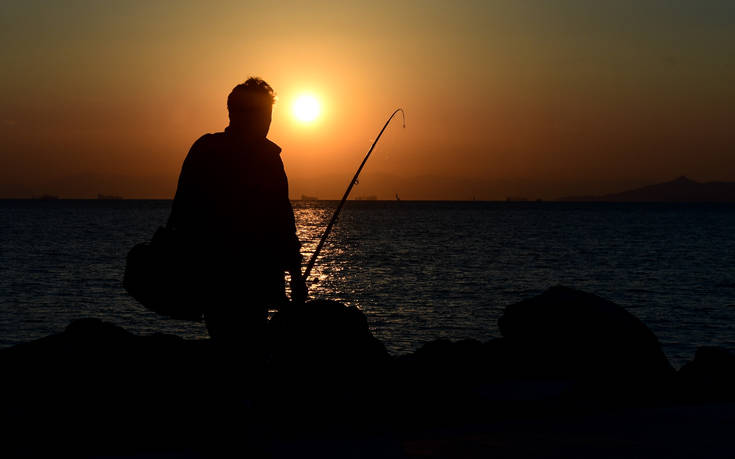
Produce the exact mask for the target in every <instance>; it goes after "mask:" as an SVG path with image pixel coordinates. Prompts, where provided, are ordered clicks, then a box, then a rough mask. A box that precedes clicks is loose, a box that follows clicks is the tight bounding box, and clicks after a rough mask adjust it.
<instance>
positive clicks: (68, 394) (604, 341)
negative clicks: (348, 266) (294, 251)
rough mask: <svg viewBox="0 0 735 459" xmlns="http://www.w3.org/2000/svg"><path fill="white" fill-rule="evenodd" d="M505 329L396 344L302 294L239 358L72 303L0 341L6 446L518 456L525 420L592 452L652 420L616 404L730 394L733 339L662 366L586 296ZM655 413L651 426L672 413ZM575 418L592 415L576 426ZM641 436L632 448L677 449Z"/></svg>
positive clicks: (536, 309) (532, 309)
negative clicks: (405, 351) (482, 336)
mask: <svg viewBox="0 0 735 459" xmlns="http://www.w3.org/2000/svg"><path fill="white" fill-rule="evenodd" d="M500 329H501V331H502V333H503V337H502V338H496V339H492V340H489V341H487V342H479V341H474V340H465V341H459V342H450V341H444V340H438V341H434V342H431V343H427V344H425V345H424V346H423V347H421V348H420V349H419V350H418V351H416V352H414V353H412V354H409V355H404V356H397V357H391V356H389V355H388V353H387V352H386V350H385V347H384V346H383V344H382V343H381V342H380V341H378V340H377V339H376V338H375V337H374V336H373V335H372V334H371V333H370V330H369V327H368V323H367V320H366V318H365V316H364V315H363V314H362V313H361V312H360V311H359V310H357V309H356V308H350V307H346V306H344V305H342V304H340V303H337V302H333V301H313V302H309V303H307V304H306V305H305V306H304V307H301V308H293V309H288V310H284V311H281V312H280V313H278V314H277V315H276V316H274V318H273V319H272V321H271V323H270V324H269V333H268V335H269V337H270V338H269V343H268V346H267V348H266V349H265V350H264V351H263V352H262V353H261V354H258V353H250V354H248V356H247V357H243V356H242V354H240V353H238V352H232V350H231V349H222V348H221V347H218V346H217V345H216V343H213V342H211V341H210V340H194V341H187V340H183V339H181V338H178V337H174V336H170V335H160V334H157V335H150V336H137V335H133V334H131V333H128V332H126V331H125V330H123V329H121V328H119V327H116V326H114V325H111V324H108V323H104V322H101V321H99V320H95V319H84V320H81V321H77V322H74V323H72V324H71V325H69V327H67V329H66V330H65V331H64V332H63V333H60V334H57V335H53V336H49V337H47V338H44V339H41V340H37V341H34V342H30V343H26V344H22V345H18V346H15V347H13V348H10V349H4V350H0V368H1V369H2V376H3V378H2V380H1V381H0V384H1V385H2V387H0V397H2V400H0V406H2V410H3V411H2V419H3V420H4V422H5V424H4V425H3V426H2V427H1V428H0V431H2V432H3V433H4V434H6V435H5V438H7V439H8V440H7V441H6V442H5V444H4V445H3V448H4V449H7V448H10V450H11V451H12V452H13V453H21V454H24V453H25V454H26V455H28V456H38V455H39V454H40V455H44V454H45V455H58V452H59V451H64V452H70V453H71V454H74V455H77V456H84V455H91V454H102V453H104V454H118V455H120V454H122V455H125V454H131V455H132V454H138V453H140V452H141V451H166V452H176V451H179V452H180V451H184V452H186V454H187V455H195V456H197V455H198V456H207V457H209V456H213V455H215V456H216V455H221V456H222V457H229V456H230V455H231V453H232V452H233V451H236V452H237V453H238V454H239V455H250V456H254V457H260V456H264V455H265V456H272V457H294V456H299V457H304V456H310V455H311V456H319V457H322V456H325V455H326V456H330V454H327V453H328V452H329V451H332V453H333V454H331V456H332V457H343V456H354V457H375V456H398V457H406V456H411V455H413V454H415V455H419V456H421V455H423V456H432V455H435V453H436V452H437V451H441V452H442V454H444V455H445V456H450V457H454V456H458V455H462V454H465V455H467V454H466V453H468V451H469V452H473V453H472V454H470V455H476V456H480V457H485V456H488V455H492V456H494V457H505V456H504V455H509V456H510V457H525V456H524V455H522V454H518V451H525V450H524V449H523V448H524V447H525V446H527V444H533V442H531V443H527V442H525V441H523V442H518V441H517V440H518V439H519V438H525V437H526V436H528V435H533V432H536V433H538V435H540V436H539V439H537V442H539V443H538V445H542V446H543V447H542V446H539V447H538V448H541V449H539V450H534V451H536V452H537V453H539V451H541V453H543V451H557V452H559V455H560V456H565V457H567V456H569V454H567V453H568V452H569V451H567V449H565V448H567V446H563V445H562V443H563V444H564V445H566V444H567V443H564V442H570V441H571V442H573V441H575V440H574V439H575V438H582V439H583V443H584V444H583V446H582V449H581V450H580V451H581V452H579V451H576V450H574V451H576V452H574V451H573V452H574V454H579V456H577V457H592V456H594V457H604V452H605V451H608V450H607V449H606V448H608V447H609V445H610V444H611V442H613V443H614V442H615V441H618V442H623V443H620V444H626V443H625V442H631V441H634V440H635V441H638V440H637V439H638V438H639V436H638V431H639V430H640V429H641V428H643V427H644V425H646V426H647V425H648V424H650V423H651V422H654V421H651V420H650V419H649V420H639V419H638V418H637V416H638V414H639V411H630V412H627V411H626V412H619V411H615V410H619V409H620V407H622V406H627V407H629V408H628V409H631V410H633V409H635V410H639V409H642V408H641V407H645V406H648V405H649V402H651V401H652V400H653V401H655V403H656V404H658V405H659V406H668V405H672V406H673V405H674V404H676V403H680V402H681V401H682V400H684V401H687V402H690V401H708V402H718V403H719V402H721V401H723V400H724V401H727V400H733V398H732V391H731V388H732V383H733V381H734V380H735V377H734V376H733V375H735V359H734V358H733V356H732V354H730V353H728V352H727V351H724V350H720V349H701V350H700V351H699V352H698V353H697V357H696V359H695V360H694V362H692V363H691V364H689V365H687V366H686V367H684V369H682V370H681V372H679V374H678V375H675V372H674V370H673V369H672V368H671V366H670V365H669V363H668V361H667V360H666V358H665V356H664V355H663V353H662V352H661V348H660V346H659V343H658V341H657V339H656V337H655V336H654V335H653V334H652V333H651V332H650V330H648V329H647V328H646V327H645V325H643V324H642V323H641V322H640V321H639V320H638V319H636V318H635V317H633V316H632V315H631V314H629V313H628V312H626V311H625V310H624V309H622V308H620V307H619V306H617V305H615V304H613V303H611V302H609V301H606V300H604V299H602V298H599V297H597V296H595V295H591V294H587V293H583V292H579V291H576V290H573V289H568V288H564V287H554V288H551V289H549V290H547V291H546V292H544V293H543V294H542V295H539V296H537V297H535V298H532V299H529V300H525V301H522V302H520V303H517V304H515V305H511V306H509V307H508V308H507V309H506V311H505V314H504V315H503V317H502V318H501V320H500ZM672 382H675V384H672ZM670 387H675V388H676V391H678V392H676V393H671V391H670ZM580 394H582V396H581V398H580ZM621 394H622V397H623V400H624V401H625V402H626V403H623V404H620V403H618V401H620V400H621ZM581 399H583V400H584V403H579V400H581ZM610 400H614V401H615V403H616V404H615V405H614V406H612V405H611V404H610V403H609V401H610ZM597 401H604V402H606V403H596V402H597ZM590 402H591V403H590ZM590 406H592V407H596V408H594V409H597V410H598V411H595V412H594V413H593V414H590V413H589V411H590V410H591V409H593V408H590ZM657 409H659V408H657ZM602 410H607V411H602ZM676 410H678V411H675V412H674V413H675V414H676V413H678V414H676V416H679V417H678V418H677V419H678V420H677V421H676V422H677V423H678V424H676V425H677V427H676V428H677V429H679V430H678V431H677V432H676V435H682V434H683V432H684V431H685V430H686V429H688V428H690V427H691V428H692V429H694V430H693V431H696V432H698V433H697V434H696V435H700V434H702V432H704V430H706V429H704V428H703V427H701V426H703V425H705V424H702V423H701V419H697V418H696V416H695V415H692V414H691V413H690V412H689V411H688V410H689V409H688V408H687V409H683V408H682V409H679V408H677V409H676ZM695 411H696V413H700V412H702V413H704V412H705V411H706V410H704V408H702V409H699V408H697V409H696V410H695ZM605 413H607V414H605ZM718 413H719V414H718V415H717V416H719V417H717V418H716V419H717V421H716V423H717V425H719V423H721V422H730V421H728V420H729V419H731V418H733V419H735V408H733V409H732V410H728V409H723V410H720V411H718ZM731 414H732V416H731ZM690 415H692V416H695V417H690ZM589 416H592V418H590V419H588V418H587V417H589ZM651 416H654V418H655V423H658V424H656V425H658V426H659V427H658V428H660V431H661V432H660V433H661V435H660V436H659V437H656V438H660V439H664V438H665V437H666V435H665V434H666V433H668V432H667V431H666V429H667V428H668V427H666V426H668V425H669V424H667V423H668V422H669V420H670V413H669V412H667V411H660V412H659V411H656V413H655V415H654V414H652V415H651ZM709 419H715V418H709ZM714 422H715V421H712V422H710V424H713V423H714ZM690 423H691V424H690ZM588 425H596V426H598V427H599V428H598V430H599V432H598V431H595V432H596V433H584V432H582V433H579V432H577V429H584V428H586V427H585V426H588ZM449 426H451V429H453V430H451V432H455V433H456V435H455V434H447V430H446V428H447V427H449ZM559 426H566V427H563V428H562V427H559ZM630 426H633V427H630ZM707 426H708V427H707V428H710V427H712V426H710V425H707ZM695 427H696V428H695ZM549 429H557V430H559V429H562V430H559V431H555V432H556V433H555V434H554V435H553V436H549V435H548V434H547V433H545V432H549V431H550V430H549ZM563 429H566V430H563ZM626 429H627V430H626ZM478 430H479V431H478ZM442 432H443V433H442ZM600 434H602V435H603V436H599V435H600ZM447 435H449V437H450V438H447ZM452 435H455V436H454V437H452ZM544 435H545V436H544ZM585 435H587V436H588V437H589V438H588V437H587V436H585ZM596 435H597V436H596ZM682 436H683V435H682ZM39 438H42V439H43V441H39ZM439 438H444V440H442V442H444V441H445V440H446V442H444V443H441V444H439V443H437V441H438V439H439ZM529 438H530V437H529ZM596 438H597V440H595V439H596ZM600 438H604V441H602V440H600ZM717 438H719V437H717ZM315 439H319V440H315ZM458 439H459V440H458ZM557 440H558V441H557ZM709 440H712V439H709ZM709 440H708V441H709ZM646 441H648V442H649V443H646V444H644V445H643V447H642V448H643V449H641V450H642V451H652V452H654V453H655V452H656V451H660V452H661V453H662V454H664V453H663V452H664V451H666V454H667V455H668V454H669V453H670V452H672V451H673V452H674V453H676V452H677V451H678V450H677V449H675V448H674V449H672V448H668V449H666V448H664V449H660V448H661V445H660V444H659V443H656V444H652V443H650V442H651V441H653V440H646ZM656 441H658V440H656ZM661 441H662V442H663V440H661ZM719 441H720V440H717V441H715V443H708V444H710V445H716V446H715V447H713V448H714V449H712V450H710V451H708V452H707V453H708V454H707V455H708V456H709V457H718V454H719V453H720V452H723V451H725V448H724V447H723V446H722V445H724V444H726V443H725V442H724V441H723V442H722V445H721V443H720V442H719ZM555 442H556V443H555ZM585 442H586V443H585ZM595 442H597V443H595ZM603 443H604V444H603ZM644 443H645V442H644ZM552 444H553V445H552ZM630 444H633V443H630ZM662 444H663V443H662ZM696 444H697V443H696V438H694V439H693V440H692V445H694V446H696ZM442 445H443V446H442ZM447 445H449V446H447ZM554 445H555V447H561V449H554V447H552V446H554ZM560 445H562V446H560ZM692 445H689V446H692ZM546 446H549V447H551V449H548V450H547V449H544V448H546ZM638 446H640V445H638ZM638 446H635V448H633V450H628V449H626V447H624V446H621V447H619V448H618V449H616V450H614V451H615V452H616V454H617V453H619V455H620V456H624V455H627V453H629V452H631V451H636V450H638V449H636V448H638ZM694 446H692V448H693V447H694ZM310 448H311V449H310ZM330 448H331V449H330ZM442 448H444V449H442ZM446 448H449V449H448V450H446ZM646 448H648V449H646ZM641 450H638V451H641ZM681 451H686V452H687V454H689V453H691V452H692V451H694V450H693V449H691V448H690V449H686V448H684V447H682V449H681ZM463 452H464V453H463ZM725 452H726V453H729V451H725ZM601 453H603V454H601ZM574 454H572V456H574ZM538 455H541V456H543V454H536V456H538ZM654 455H655V454H654ZM531 456H533V454H531ZM726 456H727V455H724V457H726Z"/></svg>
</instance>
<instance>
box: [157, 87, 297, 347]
mask: <svg viewBox="0 0 735 459" xmlns="http://www.w3.org/2000/svg"><path fill="white" fill-rule="evenodd" d="M274 101H275V96H274V92H273V89H272V88H271V87H270V86H269V85H268V83H266V82H265V81H263V80H261V79H260V78H250V79H248V80H247V81H246V82H245V83H243V84H240V85H237V86H235V88H234V89H233V90H232V92H231V93H230V95H229V97H228V98H227V109H228V111H229V115H230V125H229V126H228V127H227V128H226V129H225V131H224V132H218V133H216V134H205V135H204V136H202V137H201V138H199V140H197V141H196V142H194V145H192V147H191V150H190V151H189V154H188V155H187V157H186V160H185V161H184V165H183V166H182V168H181V175H180V177H179V184H178V188H177V190H176V196H175V198H174V202H173V205H172V209H171V216H170V220H169V226H170V227H171V228H172V229H173V230H174V231H175V232H176V233H177V234H179V235H180V236H181V238H182V239H183V241H184V246H185V247H187V255H189V254H190V258H189V261H190V262H188V263H186V264H187V266H193V268H191V269H194V270H195V273H194V274H195V275H194V276H193V277H194V278H195V279H196V281H195V282H197V283H199V282H200V284H199V285H195V286H188V287H189V288H192V287H193V288H192V290H193V291H195V292H197V293H196V294H194V295H193V296H194V297H195V298H192V301H201V302H203V305H204V311H205V312H204V318H205V321H206V324H207V330H208V331H209V334H210V336H211V337H212V338H214V339H216V340H218V341H226V342H230V341H232V342H237V343H238V344H243V343H253V342H255V341H258V340H260V339H261V337H262V332H263V330H264V326H265V324H266V320H267V312H268V306H269V305H274V306H276V305H279V304H283V303H284V302H286V301H287V299H286V296H285V285H284V272H285V271H288V272H289V273H290V274H291V292H292V294H291V297H292V300H293V301H294V302H303V301H304V299H305V296H306V286H305V283H304V279H303V278H302V275H301V254H300V252H299V249H300V243H299V239H298V237H297V235H296V225H295V223H294V215H293V209H292V208H291V202H290V201H289V199H288V183H287V180H286V173H285V172H284V169H283V162H282V161H281V157H280V153H281V148H280V147H279V146H278V145H276V144H274V143H273V142H271V141H270V140H268V139H267V138H266V135H267V134H268V129H269V128H270V123H271V112H272V107H273V104H274Z"/></svg>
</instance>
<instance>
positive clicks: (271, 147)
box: [265, 139, 281, 155]
mask: <svg viewBox="0 0 735 459" xmlns="http://www.w3.org/2000/svg"><path fill="white" fill-rule="evenodd" d="M265 149H266V150H267V151H268V152H270V153H273V154H274V155H280V154H281V147H279V146H278V145H277V144H276V143H274V142H272V141H271V140H270V139H265Z"/></svg>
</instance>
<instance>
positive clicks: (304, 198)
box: [301, 194, 319, 201]
mask: <svg viewBox="0 0 735 459" xmlns="http://www.w3.org/2000/svg"><path fill="white" fill-rule="evenodd" d="M301 200H302V201H318V200H319V198H317V197H316V196H307V195H305V194H302V195H301Z"/></svg>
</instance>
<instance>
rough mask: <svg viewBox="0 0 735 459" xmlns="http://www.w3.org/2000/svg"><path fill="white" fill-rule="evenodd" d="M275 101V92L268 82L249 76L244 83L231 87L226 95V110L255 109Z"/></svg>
mask: <svg viewBox="0 0 735 459" xmlns="http://www.w3.org/2000/svg"><path fill="white" fill-rule="evenodd" d="M275 103H276V93H275V92H274V91H273V88H271V87H270V85H269V84H268V83H266V82H265V81H263V80H262V79H260V78H258V77H250V78H248V79H247V81H245V83H242V84H239V85H237V86H235V87H234V88H232V92H231V93H230V95H229V96H227V110H229V111H233V110H237V111H242V110H254V109H255V110H257V109H264V108H266V107H267V108H270V107H272V106H273V104H275Z"/></svg>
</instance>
